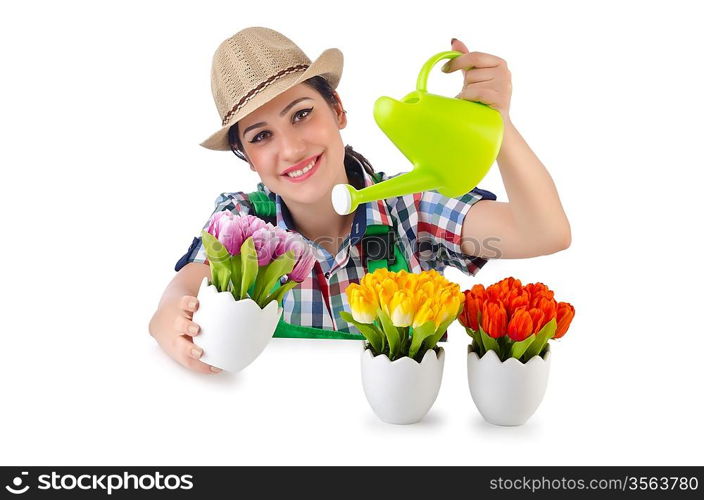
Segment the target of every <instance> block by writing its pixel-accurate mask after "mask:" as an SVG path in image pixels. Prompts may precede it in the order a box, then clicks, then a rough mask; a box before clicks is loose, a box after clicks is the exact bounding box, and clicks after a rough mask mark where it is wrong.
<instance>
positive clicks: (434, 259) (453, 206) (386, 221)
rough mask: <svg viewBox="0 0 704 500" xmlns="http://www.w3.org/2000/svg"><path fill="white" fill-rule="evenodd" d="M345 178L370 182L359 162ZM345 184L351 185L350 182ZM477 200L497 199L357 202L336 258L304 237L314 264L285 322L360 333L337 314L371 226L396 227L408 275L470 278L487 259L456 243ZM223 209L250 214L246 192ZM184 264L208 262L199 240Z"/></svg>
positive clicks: (279, 214) (224, 200) (360, 269)
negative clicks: (449, 272) (451, 270)
mask: <svg viewBox="0 0 704 500" xmlns="http://www.w3.org/2000/svg"><path fill="white" fill-rule="evenodd" d="M348 174H352V175H353V176H356V177H357V183H358V185H360V186H361V185H364V186H370V185H372V184H373V183H374V181H373V179H372V178H371V176H370V175H369V174H368V173H367V172H366V171H365V170H364V169H363V168H362V167H361V165H359V164H356V166H355V167H353V168H351V169H348ZM378 175H380V176H381V179H382V180H386V179H389V178H391V177H396V176H397V175H401V174H396V175H393V176H390V177H389V176H387V175H386V174H385V173H384V172H378ZM350 181H351V182H352V183H353V184H355V182H353V179H352V178H351V179H350ZM362 183H363V184H362ZM257 189H258V191H261V192H263V193H265V194H266V195H267V196H268V197H269V199H271V200H275V201H276V224H277V225H278V227H280V228H281V229H284V230H287V231H295V228H294V224H293V221H292V219H291V214H290V212H289V210H288V208H287V207H286V204H285V203H284V201H283V200H282V198H281V197H280V196H279V195H278V194H276V193H272V192H271V191H270V190H269V189H268V188H267V187H266V186H265V185H264V184H263V183H261V182H260V183H258V184H257ZM481 199H491V200H495V199H496V196H495V195H494V194H493V193H491V192H489V191H485V190H482V189H479V188H475V189H473V190H472V191H470V192H468V193H467V194H464V195H462V196H459V197H456V198H448V197H446V196H443V195H441V194H439V193H437V192H436V191H425V192H422V193H415V194H409V195H406V196H399V197H396V198H387V199H386V200H379V201H376V202H372V203H364V204H361V205H359V207H358V208H357V210H356V212H355V217H354V221H353V224H352V232H351V234H350V235H348V236H347V237H346V238H345V240H344V241H343V243H342V244H341V246H340V248H339V249H338V251H337V254H336V255H331V254H330V253H329V252H328V251H327V250H326V249H324V248H323V247H322V246H320V245H318V244H317V243H315V242H313V241H311V240H309V239H307V238H305V237H304V238H305V240H306V241H307V242H308V243H309V244H310V245H311V246H312V248H313V250H314V252H315V255H316V260H317V262H316V264H315V266H314V268H313V270H312V272H311V274H310V276H308V277H307V278H306V279H305V281H303V282H302V283H301V284H300V285H299V286H297V287H295V288H293V289H292V290H290V291H289V292H288V293H287V294H286V296H285V297H284V300H283V319H284V321H286V322H288V323H291V324H295V325H303V326H308V327H316V328H325V329H328V330H338V331H341V332H349V333H354V334H359V331H358V330H357V328H356V327H355V326H354V325H351V324H348V323H347V322H346V321H345V320H344V319H342V318H341V317H340V312H341V311H349V310H350V309H349V304H348V302H347V295H346V294H345V289H346V288H347V285H349V284H350V283H359V281H360V279H361V277H362V276H364V274H365V273H366V269H365V268H364V264H363V263H362V260H361V259H360V251H361V238H362V236H363V235H364V232H365V229H366V227H367V225H370V224H383V225H393V224H394V223H395V224H396V227H397V228H400V230H399V231H398V232H397V236H398V237H397V238H396V242H397V244H398V245H399V247H400V249H401V251H402V253H403V254H404V256H405V257H406V261H407V262H408V265H409V268H410V271H411V272H414V273H419V272H421V271H424V270H429V269H435V270H436V271H438V272H442V271H443V270H444V269H445V267H447V266H448V265H449V266H452V267H455V268H457V269H460V270H461V271H462V272H464V273H465V274H468V275H470V276H474V275H476V274H477V272H478V271H479V269H480V268H481V267H482V266H483V265H484V264H485V263H486V260H485V259H482V258H479V257H474V256H469V255H465V254H463V253H462V250H461V249H460V240H461V233H462V222H463V220H464V217H465V215H466V214H467V212H468V210H469V208H470V207H471V206H472V205H473V204H474V203H476V202H477V201H479V200H481ZM222 210H229V211H231V212H232V213H233V214H235V215H238V214H240V215H245V214H248V213H254V211H253V210H252V205H251V204H250V203H249V201H248V200H247V196H246V193H244V192H241V191H240V192H233V193H222V194H220V196H218V198H217V199H216V200H215V210H214V211H213V214H215V213H217V212H220V211H222ZM211 217H212V215H211ZM207 226H208V222H206V223H205V224H204V226H203V229H205V228H207ZM199 234H200V232H199ZM301 236H302V235H301ZM188 262H201V263H206V264H207V259H206V256H205V250H204V248H203V246H202V244H201V242H200V239H198V240H196V239H195V238H194V240H193V243H192V245H191V248H190V249H189V250H188V252H187V253H186V255H184V256H183V257H182V258H181V260H179V262H178V263H177V264H176V271H178V270H179V269H180V268H181V267H183V266H184V265H186V264H187V263H188Z"/></svg>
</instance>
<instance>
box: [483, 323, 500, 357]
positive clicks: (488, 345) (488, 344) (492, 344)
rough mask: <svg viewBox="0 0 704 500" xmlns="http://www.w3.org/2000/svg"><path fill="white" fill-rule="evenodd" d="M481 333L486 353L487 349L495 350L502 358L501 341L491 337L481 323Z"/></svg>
mask: <svg viewBox="0 0 704 500" xmlns="http://www.w3.org/2000/svg"><path fill="white" fill-rule="evenodd" d="M479 333H480V335H481V338H482V345H484V347H485V349H486V350H485V352H484V354H486V352H487V351H495V352H496V355H497V356H499V358H501V349H500V348H499V343H498V342H497V341H496V339H495V338H493V337H490V336H489V335H488V334H487V333H486V332H485V331H484V329H483V328H482V326H481V325H479Z"/></svg>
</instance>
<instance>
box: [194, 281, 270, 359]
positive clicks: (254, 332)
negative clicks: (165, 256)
mask: <svg viewBox="0 0 704 500" xmlns="http://www.w3.org/2000/svg"><path fill="white" fill-rule="evenodd" d="M282 311H283V308H281V307H280V306H279V303H278V302H277V301H275V300H274V301H272V302H270V303H269V304H267V305H266V307H265V308H264V309H262V308H260V307H259V305H258V304H257V303H256V302H255V301H253V300H252V299H243V300H235V297H234V296H233V295H232V293H230V292H218V290H217V288H215V286H214V285H211V284H208V278H207V277H206V278H203V281H202V282H201V285H200V289H199V290H198V310H196V312H194V313H193V322H194V323H196V324H197V325H198V326H199V327H200V330H199V333H198V335H196V336H195V337H193V343H194V344H196V345H197V346H198V347H200V348H201V349H203V355H202V356H201V358H200V360H201V361H202V362H203V363H207V364H209V365H212V366H216V367H218V368H222V369H223V370H226V371H229V372H238V371H240V370H242V369H243V368H245V367H246V366H247V365H249V364H250V363H251V362H252V361H254V360H255V359H256V358H257V357H258V356H259V355H260V354H261V353H262V351H263V350H264V348H265V347H266V345H267V344H268V343H269V341H270V340H271V338H272V337H273V336H274V331H275V330H276V325H277V324H278V322H279V317H280V316H281V312H282Z"/></svg>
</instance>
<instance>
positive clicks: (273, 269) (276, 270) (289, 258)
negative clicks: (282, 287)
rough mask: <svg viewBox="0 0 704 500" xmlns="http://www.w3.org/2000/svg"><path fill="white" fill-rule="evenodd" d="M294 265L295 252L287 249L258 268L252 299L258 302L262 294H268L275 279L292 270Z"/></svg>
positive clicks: (277, 279)
mask: <svg viewBox="0 0 704 500" xmlns="http://www.w3.org/2000/svg"><path fill="white" fill-rule="evenodd" d="M295 266H296V254H295V253H294V252H293V250H289V251H288V252H286V253H285V254H283V255H280V256H279V257H277V258H276V259H274V260H272V261H271V262H269V263H268V264H267V265H266V266H263V267H262V268H261V269H260V270H259V275H258V276H257V282H256V285H255V286H254V293H253V297H252V298H253V299H254V300H255V302H257V303H259V302H260V301H261V299H262V296H263V295H265V294H268V293H269V292H270V291H271V289H272V288H273V287H274V285H275V284H276V282H277V281H279V280H280V279H281V277H282V276H284V275H286V274H288V273H290V272H291V271H293V268H294V267H295Z"/></svg>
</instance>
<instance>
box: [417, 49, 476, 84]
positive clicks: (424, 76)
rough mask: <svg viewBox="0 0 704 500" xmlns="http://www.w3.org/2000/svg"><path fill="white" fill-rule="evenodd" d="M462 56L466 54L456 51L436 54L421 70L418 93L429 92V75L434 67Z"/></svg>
mask: <svg viewBox="0 0 704 500" xmlns="http://www.w3.org/2000/svg"><path fill="white" fill-rule="evenodd" d="M461 55H464V53H463V52H458V51H456V50H448V51H446V52H440V53H438V54H435V55H434V56H433V57H431V58H430V59H428V60H427V61H426V63H425V64H424V65H423V67H422V68H421V69H420V74H419V75H418V82H417V83H416V90H417V91H418V92H427V91H428V75H429V74H430V70H431V69H433V66H435V65H436V64H437V63H438V62H440V61H442V60H443V59H454V58H455V57H459V56H461Z"/></svg>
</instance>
